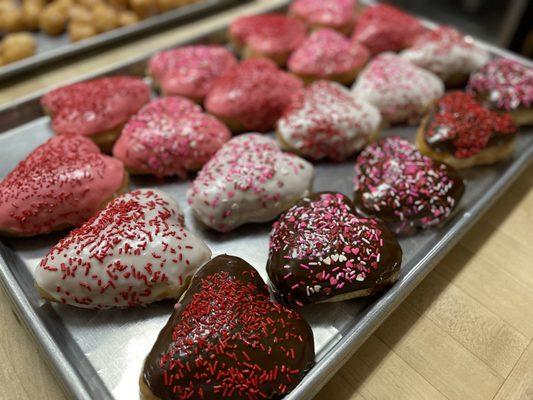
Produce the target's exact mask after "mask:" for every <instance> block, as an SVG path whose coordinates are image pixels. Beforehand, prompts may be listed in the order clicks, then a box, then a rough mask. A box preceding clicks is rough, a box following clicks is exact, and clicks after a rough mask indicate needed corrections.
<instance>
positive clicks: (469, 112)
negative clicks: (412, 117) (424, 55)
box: [417, 92, 516, 168]
mask: <svg viewBox="0 0 533 400" xmlns="http://www.w3.org/2000/svg"><path fill="white" fill-rule="evenodd" d="M515 138H516V127H515V124H514V122H513V119H512V118H511V116H510V115H509V114H499V113H496V112H493V111H490V110H488V109H486V108H485V107H483V106H482V105H481V104H479V103H478V102H477V101H476V100H475V99H474V98H473V97H472V96H471V95H469V94H467V93H464V92H449V93H447V94H446V95H445V96H444V97H443V98H442V99H440V100H439V101H437V102H436V103H435V106H434V107H433V109H432V110H431V112H430V113H429V114H428V116H427V117H426V118H425V119H424V121H423V123H422V124H421V125H420V129H419V131H418V135H417V147H418V149H419V150H420V151H421V152H422V153H424V154H426V155H428V156H430V157H431V158H433V159H435V160H439V161H442V162H445V163H447V164H450V165H452V166H453V167H455V168H467V167H471V166H474V165H480V164H492V163H494V162H496V161H498V160H501V159H504V158H507V157H508V156H510V155H511V153H512V152H513V149H514V147H515Z"/></svg>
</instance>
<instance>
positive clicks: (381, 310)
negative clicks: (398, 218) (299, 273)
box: [0, 0, 533, 400]
mask: <svg viewBox="0 0 533 400" xmlns="http://www.w3.org/2000/svg"><path fill="white" fill-rule="evenodd" d="M237 1H238V0H237ZM290 2H291V0H281V1H280V2H276V3H275V4H271V5H268V6H265V7H262V8H261V10H260V12H258V13H265V12H270V11H276V10H283V9H284V8H285V7H286V6H287V5H288V4H290ZM365 3H367V4H368V3H372V4H374V3H377V2H376V1H373V0H370V1H366V2H365ZM417 17H418V18H419V19H420V20H421V21H423V22H424V24H425V25H426V26H428V27H429V28H433V27H435V26H437V24H436V23H434V22H432V21H429V20H427V19H426V18H423V17H420V16H417ZM221 25H222V27H220V26H218V25H217V26H214V27H210V28H207V29H205V30H204V31H202V32H201V33H199V34H197V35H196V36H192V37H187V38H185V39H183V40H178V41H176V43H174V44H173V45H170V46H164V47H162V48H156V49H152V50H150V51H149V52H146V53H143V54H139V55H135V56H132V57H129V58H127V59H125V60H122V61H121V62H120V63H116V64H113V65H110V66H107V67H105V68H101V69H99V70H97V71H91V72H90V73H86V74H82V75H79V76H77V77H75V78H73V79H71V80H68V81H66V82H64V83H62V84H60V85H58V86H63V85H65V84H70V83H74V82H79V81H83V80H87V79H91V78H95V77H99V76H103V75H106V74H113V73H114V72H116V71H117V70H119V69H121V68H123V67H126V66H127V65H130V64H134V63H136V62H141V61H143V60H145V59H147V57H149V56H150V55H151V54H153V53H154V52H155V51H159V50H162V49H166V48H172V47H176V46H181V45H185V44H187V43H189V42H197V41H199V40H201V39H202V38H204V37H209V36H212V35H214V34H216V33H219V32H220V31H222V30H224V29H226V27H227V24H221ZM474 41H475V42H476V44H477V45H479V46H481V47H483V48H485V49H486V50H488V51H489V52H490V53H491V54H493V55H497V56H504V57H508V58H512V59H515V60H517V61H520V62H522V63H524V64H526V65H528V66H532V67H533V62H531V61H530V60H528V59H526V58H524V57H522V56H520V55H518V54H515V53H512V52H510V51H508V50H505V49H502V48H499V47H497V46H495V45H492V44H489V43H487V42H485V41H482V40H478V39H476V38H475V37H474ZM50 90H51V88H46V89H42V90H39V91H35V92H33V93H30V94H27V95H25V96H23V97H20V98H18V99H16V100H14V101H13V102H11V103H7V104H5V105H2V106H0V117H2V115H3V114H4V113H6V112H9V111H10V110H12V109H14V108H17V107H19V106H21V105H23V104H25V103H29V102H34V101H36V100H38V99H39V98H40V97H41V96H42V95H43V94H44V93H46V92H48V91H50ZM11 129H14V128H13V127H8V128H7V130H11ZM5 131H6V130H5V129H2V128H0V135H1V134H2V133H3V132H5ZM532 163H533V144H531V145H530V146H529V147H527V148H526V149H524V151H523V153H522V154H521V155H520V156H519V157H518V158H516V159H515V160H514V161H513V162H512V164H510V165H509V167H508V169H507V170H506V171H505V172H504V173H503V174H502V175H500V176H499V177H498V178H497V180H496V182H495V183H494V185H493V186H492V187H491V188H490V189H489V190H487V191H486V192H484V193H483V195H482V196H481V197H480V198H479V199H478V201H477V202H476V203H475V204H474V205H473V206H472V208H470V209H469V210H467V212H466V213H465V214H464V216H463V218H461V219H460V220H459V221H457V222H456V223H455V224H454V225H453V226H452V227H450V229H449V230H448V231H447V232H445V235H444V236H443V237H442V238H441V239H440V240H439V241H438V242H437V244H435V245H433V246H432V247H430V249H429V250H428V252H427V254H426V255H425V257H424V258H422V259H421V260H419V261H418V262H417V263H416V264H415V265H414V266H412V267H411V269H410V270H409V272H408V273H407V274H406V275H405V276H403V277H402V278H401V279H400V280H399V281H398V282H397V283H396V284H395V285H394V286H393V287H392V288H391V289H389V290H388V291H387V292H386V293H385V294H384V295H382V296H381V297H380V298H379V299H378V300H376V302H374V303H372V304H371V305H370V306H369V307H368V308H367V309H366V310H365V312H364V315H363V317H362V318H361V319H360V320H359V321H358V322H357V323H356V324H355V325H354V326H352V327H351V328H349V329H347V330H346V332H345V333H344V335H343V336H342V338H341V339H340V340H339V341H338V342H337V343H335V344H334V345H333V346H331V347H330V348H329V349H328V351H327V352H326V353H325V355H324V357H322V359H320V360H319V361H318V362H317V363H316V364H315V366H314V367H313V368H312V369H311V370H310V371H309V372H308V373H307V375H306V376H305V377H304V378H303V380H302V381H301V382H300V384H299V385H298V386H297V387H296V388H295V389H294V390H293V391H292V392H290V393H289V394H288V395H287V396H285V397H284V399H286V400H302V399H312V398H313V396H314V395H315V394H316V393H317V392H318V390H320V389H321V388H322V386H324V385H325V384H326V383H327V382H328V381H329V379H330V378H331V377H332V376H333V375H334V374H335V373H336V372H337V371H338V370H339V369H340V368H341V367H342V366H343V365H344V364H345V362H346V361H347V360H348V359H349V358H350V357H351V356H352V355H353V354H354V353H355V352H356V351H357V349H358V348H359V347H360V346H361V345H362V344H363V343H364V342H365V341H366V340H367V339H368V337H369V336H370V335H371V334H372V333H373V332H374V331H375V330H376V329H377V328H378V327H379V326H380V325H381V323H382V322H383V321H384V320H385V319H386V318H387V317H388V316H389V315H390V314H391V313H392V312H393V311H394V310H395V309H396V308H397V307H398V306H399V305H400V304H401V302H403V300H404V299H405V298H406V297H407V296H408V295H409V294H410V293H411V292H412V291H413V289H414V288H415V287H416V286H418V284H419V283H420V282H421V281H422V280H423V279H424V278H425V277H426V276H427V275H428V274H429V273H430V272H431V271H432V270H433V268H434V267H435V266H436V265H437V264H438V262H439V261H440V260H441V259H442V258H443V257H444V256H445V255H446V254H447V253H448V252H449V251H450V250H451V249H452V248H453V247H454V246H455V245H456V244H457V243H458V242H459V240H460V239H461V238H462V236H463V235H464V234H465V233H466V232H467V231H468V230H469V229H470V227H471V226H472V225H473V224H474V223H475V222H476V221H477V220H478V219H479V218H480V217H481V216H482V215H483V214H484V213H485V212H486V211H488V209H489V207H490V206H491V205H492V204H494V203H495V202H496V201H497V200H498V199H499V198H500V197H501V196H502V195H503V193H504V192H505V190H506V189H507V188H508V187H509V186H510V185H511V184H512V183H513V182H514V181H515V180H516V179H517V178H518V177H519V176H520V174H521V173H522V172H523V171H524V170H525V169H526V168H527V167H528V166H529V165H530V164H532ZM0 284H1V286H2V287H4V289H5V291H6V294H7V295H8V298H9V299H10V301H11V303H12V305H13V306H14V312H15V315H16V316H17V319H18V320H19V321H21V323H22V324H23V325H24V326H25V327H26V329H27V330H28V331H29V332H30V335H31V337H32V338H33V339H34V340H35V341H36V342H37V344H38V345H40V346H41V347H42V350H43V353H44V355H45V360H46V361H48V362H49V363H50V364H51V366H52V367H53V372H54V374H55V376H57V377H58V378H59V379H58V383H59V384H60V386H61V387H62V388H63V390H64V391H65V393H66V394H68V395H72V396H73V397H74V398H76V399H83V400H91V399H92V398H91V396H90V394H89V392H88V391H87V390H86V385H87V382H86V381H84V380H83V379H82V377H81V376H79V375H78V374H77V372H76V369H75V368H74V367H73V366H72V365H71V363H70V362H69V361H68V360H67V358H66V357H65V356H64V355H63V353H62V351H61V348H60V346H59V344H58V343H56V342H54V341H53V340H52V338H51V337H50V336H49V335H48V331H47V329H46V327H45V326H44V325H43V324H41V323H39V319H38V318H37V316H36V313H35V311H34V310H33V308H32V306H31V304H30V301H29V299H28V298H27V297H26V296H25V295H24V292H23V290H22V288H21V286H20V285H19V284H18V282H17V279H16V277H15V276H14V274H13V273H12V272H11V270H10V269H9V267H8V266H7V262H6V260H5V259H4V257H3V256H2V255H1V254H0ZM40 350H41V349H40ZM67 367H68V368H67ZM106 389H107V388H106ZM109 396H110V398H111V399H112V398H113V397H112V396H111V394H109Z"/></svg>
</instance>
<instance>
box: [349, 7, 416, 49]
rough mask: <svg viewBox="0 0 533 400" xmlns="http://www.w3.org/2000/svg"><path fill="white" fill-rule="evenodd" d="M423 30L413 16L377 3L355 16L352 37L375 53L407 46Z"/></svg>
mask: <svg viewBox="0 0 533 400" xmlns="http://www.w3.org/2000/svg"><path fill="white" fill-rule="evenodd" d="M423 31H424V28H423V27H422V25H421V24H420V21H418V19H416V18H415V17H412V16H410V15H408V14H406V13H404V12H403V11H401V10H399V9H397V8H396V7H393V6H390V5H387V4H378V5H374V6H370V7H366V8H365V9H364V11H363V12H362V13H361V15H360V16H359V17H358V18H357V23H356V26H355V30H354V33H353V39H354V40H355V41H357V42H359V43H361V44H363V45H364V46H365V47H367V48H368V49H369V50H370V52H371V53H372V54H377V53H381V52H383V51H399V50H402V49H404V48H406V47H409V46H410V45H411V44H412V43H413V41H414V40H415V38H416V37H417V36H418V35H419V34H421V33H422V32H423Z"/></svg>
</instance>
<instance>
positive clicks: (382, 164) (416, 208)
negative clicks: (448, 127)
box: [354, 137, 464, 235]
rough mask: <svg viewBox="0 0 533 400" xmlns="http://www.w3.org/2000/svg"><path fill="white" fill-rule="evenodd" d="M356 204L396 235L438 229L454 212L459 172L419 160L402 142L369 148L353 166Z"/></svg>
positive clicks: (459, 191) (460, 183)
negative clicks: (383, 223)
mask: <svg viewBox="0 0 533 400" xmlns="http://www.w3.org/2000/svg"><path fill="white" fill-rule="evenodd" d="M354 191H355V200H354V203H355V205H356V207H357V208H358V210H360V211H361V212H362V213H363V214H365V215H375V216H376V217H378V218H380V219H381V220H382V221H383V222H385V224H386V225H387V226H388V227H389V228H390V229H391V230H392V231H393V232H394V233H396V234H398V235H409V234H413V233H415V232H416V231H417V230H418V229H426V228H430V227H433V226H438V225H440V224H442V223H443V222H444V221H445V220H446V219H448V218H449V217H450V216H451V215H452V213H453V211H454V210H455V209H456V208H457V205H458V204H459V201H460V199H461V197H462V195H463V192H464V184H463V181H462V179H461V178H460V176H459V175H458V174H457V171H456V170H455V169H454V168H452V167H450V166H448V165H446V164H444V163H441V162H439V161H433V160H432V159H431V158H429V157H427V156H425V155H423V154H421V153H420V152H419V151H418V150H416V148H415V147H414V146H413V145H412V144H411V143H409V142H408V141H407V140H404V139H402V138H400V137H389V138H386V139H382V140H380V141H378V142H376V143H373V144H371V145H370V146H368V147H367V148H366V149H365V150H363V151H362V152H361V154H360V155H359V157H358V158H357V161H356V163H355V178H354Z"/></svg>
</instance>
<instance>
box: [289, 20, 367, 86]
mask: <svg viewBox="0 0 533 400" xmlns="http://www.w3.org/2000/svg"><path fill="white" fill-rule="evenodd" d="M369 57H370V53H369V51H368V50H367V49H366V48H365V47H364V46H361V45H360V44H358V43H356V42H354V41H352V40H350V39H347V38H346V37H345V36H343V35H342V34H340V33H338V32H337V31H334V30H332V29H320V30H318V31H316V32H314V33H312V34H311V35H310V36H309V37H308V38H307V39H306V40H305V41H304V42H303V43H302V44H301V45H300V46H299V47H298V48H297V49H296V50H295V51H294V53H292V55H291V56H290V58H289V61H288V64H287V66H288V68H289V70H290V71H291V72H292V73H294V74H296V75H298V76H299V77H301V78H302V79H304V80H315V79H328V80H334V81H337V82H341V83H345V84H350V83H352V82H353V81H354V80H355V77H356V76H357V73H358V72H359V71H360V70H361V68H363V66H364V65H365V64H366V62H367V61H368V58H369Z"/></svg>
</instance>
